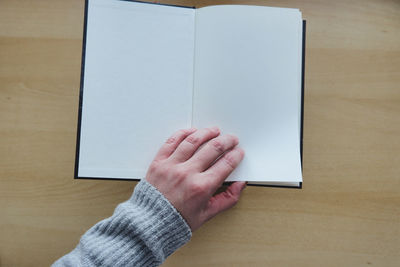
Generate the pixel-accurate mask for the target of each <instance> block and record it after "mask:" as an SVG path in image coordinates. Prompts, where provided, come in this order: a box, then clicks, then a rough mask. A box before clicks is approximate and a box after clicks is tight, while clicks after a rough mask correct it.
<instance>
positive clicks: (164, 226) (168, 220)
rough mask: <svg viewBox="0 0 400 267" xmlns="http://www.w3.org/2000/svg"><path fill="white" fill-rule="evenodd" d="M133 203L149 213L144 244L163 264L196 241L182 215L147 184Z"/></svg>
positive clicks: (140, 187)
mask: <svg viewBox="0 0 400 267" xmlns="http://www.w3.org/2000/svg"><path fill="white" fill-rule="evenodd" d="M129 202H130V203H132V204H133V205H135V206H137V207H139V208H140V209H142V210H144V211H145V212H143V214H146V215H147V216H146V225H147V227H146V228H145V229H144V230H143V241H145V243H146V244H147V245H148V247H149V248H150V249H151V250H152V251H153V254H154V255H157V258H158V259H160V260H161V262H163V261H164V260H165V259H166V258H167V257H168V256H169V255H171V254H172V253H173V252H174V251H175V250H177V249H178V248H180V247H181V246H183V245H184V244H186V243H187V242H188V241H189V240H190V238H191V237H192V231H191V230H190V227H189V225H188V224H187V223H186V221H185V220H184V219H183V217H182V216H181V215H180V213H179V212H178V211H177V210H176V209H175V207H174V206H173V205H172V204H171V203H170V202H169V201H168V200H167V199H166V198H165V197H164V195H163V194H161V193H160V192H159V191H158V190H157V189H156V188H155V187H154V186H152V185H151V184H149V183H148V182H147V181H146V180H144V179H143V180H141V181H140V182H139V183H138V184H137V186H136V187H135V191H134V193H133V194H132V197H131V198H130V200H129Z"/></svg>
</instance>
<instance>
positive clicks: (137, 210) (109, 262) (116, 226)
mask: <svg viewBox="0 0 400 267" xmlns="http://www.w3.org/2000/svg"><path fill="white" fill-rule="evenodd" d="M191 235H192V232H191V230H190V227H189V226H188V225H187V223H186V222H185V220H184V219H183V218H182V217H181V215H180V214H179V212H178V211H177V210H176V209H175V208H174V207H173V206H172V205H171V203H169V201H168V200H167V199H166V198H165V197H164V196H163V195H162V194H161V193H160V192H159V191H158V190H157V189H156V188H154V187H153V186H152V185H150V184H149V183H148V182H146V181H145V180H142V181H141V182H139V183H138V184H137V186H136V188H135V190H134V192H133V194H132V197H131V198H130V199H129V200H128V201H126V202H124V203H121V204H120V205H118V207H117V208H116V209H115V211H114V214H113V215H112V216H111V217H110V218H107V219H105V220H103V221H100V222H99V223H97V224H96V225H95V226H93V227H92V228H91V229H89V230H88V231H87V232H86V233H85V234H84V235H83V236H82V237H81V240H80V242H79V244H78V246H77V247H76V248H75V249H74V250H73V251H72V252H70V253H69V254H67V255H65V256H64V257H62V258H60V259H59V260H58V261H56V262H55V263H54V264H53V266H56V267H58V266H158V265H160V264H161V263H162V262H163V261H164V260H165V259H166V258H167V257H168V256H169V255H171V254H172V253H173V252H174V251H175V250H177V249H178V248H179V247H181V246H182V245H184V244H185V243H186V242H188V241H189V240H190V238H191Z"/></svg>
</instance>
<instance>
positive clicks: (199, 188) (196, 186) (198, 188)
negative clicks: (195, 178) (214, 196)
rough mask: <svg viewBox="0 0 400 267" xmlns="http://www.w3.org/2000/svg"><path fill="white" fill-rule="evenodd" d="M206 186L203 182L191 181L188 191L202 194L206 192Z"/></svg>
mask: <svg viewBox="0 0 400 267" xmlns="http://www.w3.org/2000/svg"><path fill="white" fill-rule="evenodd" d="M206 191H207V190H206V187H205V185H204V184H202V183H199V182H193V183H191V184H190V192H191V193H192V194H193V195H204V194H205V193H206Z"/></svg>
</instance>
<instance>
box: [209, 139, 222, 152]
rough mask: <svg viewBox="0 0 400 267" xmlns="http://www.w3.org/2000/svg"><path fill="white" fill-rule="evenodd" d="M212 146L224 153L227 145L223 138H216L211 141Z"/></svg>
mask: <svg viewBox="0 0 400 267" xmlns="http://www.w3.org/2000/svg"><path fill="white" fill-rule="evenodd" d="M210 145H211V147H212V148H214V149H215V150H216V151H217V152H218V153H223V152H224V151H225V146H224V144H223V143H222V142H221V140H218V139H214V140H212V141H211V142H210Z"/></svg>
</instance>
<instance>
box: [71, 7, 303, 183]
mask: <svg viewBox="0 0 400 267" xmlns="http://www.w3.org/2000/svg"><path fill="white" fill-rule="evenodd" d="M303 28H304V25H303V21H302V17H301V13H300V11H299V10H297V9H289V8H272V7H261V6H243V5H220V6H209V7H204V8H199V9H195V8H187V7H179V6H167V5H160V4H150V3H143V2H133V1H119V0H89V1H87V2H86V14H85V29H84V41H83V57H82V77H81V91H80V103H79V107H80V109H79V121H78V137H77V151H76V166H75V177H76V178H110V179H141V178H143V177H145V174H146V171H147V168H148V166H149V164H150V163H151V161H152V159H153V157H154V156H155V154H156V152H157V150H158V149H159V147H160V146H161V145H162V144H163V142H164V141H165V140H166V139H167V138H168V136H169V135H171V134H172V133H173V132H175V131H176V130H178V129H181V128H190V127H192V126H193V127H197V128H202V127H210V126H219V127H220V129H221V130H222V132H223V133H232V134H235V135H236V136H238V137H239V140H240V144H239V145H240V146H241V147H242V148H243V149H244V151H245V153H246V156H245V158H244V160H243V161H242V163H241V164H240V165H239V167H238V168H237V169H236V170H235V171H234V172H233V173H232V174H231V175H230V176H229V177H228V179H227V181H238V180H244V181H249V184H266V185H273V186H277V185H279V186H291V187H301V182H302V165H301V144H302V142H301V140H302V103H303V102H302V98H303V97H302V92H303V90H302V84H303V67H302V66H303V62H304V58H303V54H304V53H303V50H304V44H303V43H304V34H303V32H304V31H303V30H304V29H303Z"/></svg>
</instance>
